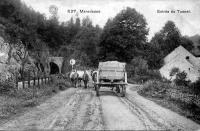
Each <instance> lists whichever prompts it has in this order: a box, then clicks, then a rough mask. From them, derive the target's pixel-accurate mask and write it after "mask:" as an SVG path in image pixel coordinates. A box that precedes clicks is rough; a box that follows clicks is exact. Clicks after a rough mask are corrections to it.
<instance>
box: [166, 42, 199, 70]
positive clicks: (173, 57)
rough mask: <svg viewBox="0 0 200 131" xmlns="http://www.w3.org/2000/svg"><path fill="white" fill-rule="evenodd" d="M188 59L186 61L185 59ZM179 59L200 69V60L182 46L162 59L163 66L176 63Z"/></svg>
mask: <svg viewBox="0 0 200 131" xmlns="http://www.w3.org/2000/svg"><path fill="white" fill-rule="evenodd" d="M187 58H188V59H187ZM179 59H186V60H187V61H188V62H189V63H190V64H191V65H193V66H194V67H197V68H200V59H198V58H197V57H195V56H194V55H192V54H191V53H190V52H189V51H187V50H186V49H185V48H184V47H183V46H181V45H180V46H179V47H177V48H176V49H174V50H173V51H172V52H171V53H170V54H168V55H167V56H166V57H165V58H164V62H165V64H168V63H173V62H176V61H177V60H179Z"/></svg>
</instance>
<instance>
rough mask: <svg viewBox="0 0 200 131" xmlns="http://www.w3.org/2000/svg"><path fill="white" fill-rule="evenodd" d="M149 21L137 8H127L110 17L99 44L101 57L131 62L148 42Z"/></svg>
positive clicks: (102, 58) (104, 59)
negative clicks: (112, 17) (147, 21)
mask: <svg viewBox="0 0 200 131" xmlns="http://www.w3.org/2000/svg"><path fill="white" fill-rule="evenodd" d="M147 34H148V29H147V23H146V20H145V18H144V17H143V15H141V14H140V13H138V12H137V11H136V10H135V9H132V8H126V9H124V10H122V11H121V12H120V13H118V14H117V16H115V18H114V19H109V20H108V21H107V23H106V25H105V27H104V30H103V33H102V36H101V41H100V44H99V47H100V49H99V50H100V52H99V59H100V60H102V61H106V60H118V61H125V62H130V61H131V60H132V59H133V57H135V56H139V55H140V50H141V49H142V48H143V45H144V43H145V42H146V35H147Z"/></svg>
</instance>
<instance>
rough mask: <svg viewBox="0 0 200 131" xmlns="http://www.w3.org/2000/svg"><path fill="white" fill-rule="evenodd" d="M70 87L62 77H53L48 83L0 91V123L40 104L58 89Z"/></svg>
mask: <svg viewBox="0 0 200 131" xmlns="http://www.w3.org/2000/svg"><path fill="white" fill-rule="evenodd" d="M69 87H70V83H69V81H68V80H67V79H64V78H63V77H55V76H54V77H53V78H52V80H51V81H50V82H49V83H48V84H46V85H45V84H43V85H40V86H32V87H30V88H25V89H19V90H14V89H13V90H9V91H6V92H5V91H4V92H3V91H1V96H0V108H1V109H0V123H4V122H6V121H7V120H9V119H11V118H13V117H15V116H17V115H20V114H21V113H23V112H25V111H27V110H28V109H30V108H33V107H35V106H37V105H40V104H41V103H43V102H44V101H45V100H47V99H48V98H50V97H52V96H54V95H55V94H56V93H58V92H59V91H62V90H65V89H67V88H69Z"/></svg>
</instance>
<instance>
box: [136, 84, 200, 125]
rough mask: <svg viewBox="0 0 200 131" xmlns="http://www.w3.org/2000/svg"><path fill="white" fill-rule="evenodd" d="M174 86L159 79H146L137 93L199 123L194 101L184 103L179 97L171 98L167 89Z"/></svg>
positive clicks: (199, 111)
mask: <svg viewBox="0 0 200 131" xmlns="http://www.w3.org/2000/svg"><path fill="white" fill-rule="evenodd" d="M170 88H174V87H173V85H172V84H170V83H164V82H160V81H156V82H155V81H148V82H147V83H145V84H144V85H143V87H142V89H141V90H139V91H138V93H139V94H140V95H141V96H143V97H146V98H147V99H149V100H151V101H154V102H155V103H157V104H158V105H161V106H163V107H165V108H167V109H170V110H172V111H174V112H176V113H178V114H180V115H182V116H185V117H187V118H189V119H191V120H193V121H195V122H197V123H198V124H200V107H198V106H197V105H195V104H194V103H186V102H184V101H181V100H180V99H174V98H171V97H170V96H169V95H168V94H167V91H168V89H170Z"/></svg>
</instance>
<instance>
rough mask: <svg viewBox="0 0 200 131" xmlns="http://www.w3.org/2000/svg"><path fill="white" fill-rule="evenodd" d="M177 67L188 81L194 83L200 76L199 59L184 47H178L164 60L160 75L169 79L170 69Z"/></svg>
mask: <svg viewBox="0 0 200 131" xmlns="http://www.w3.org/2000/svg"><path fill="white" fill-rule="evenodd" d="M174 67H177V68H179V69H180V70H181V71H185V72H186V73H187V74H188V79H190V80H191V81H192V82H194V81H196V80H197V79H198V77H199V76H200V59H198V58H197V57H195V56H194V55H192V54H191V53H190V52H189V51H187V50H186V49H185V48H184V47H182V46H179V47H177V48H176V49H174V50H173V51H172V52H171V53H170V54H168V55H167V56H166V57H165V58H164V65H163V66H162V67H161V68H160V70H159V71H160V73H161V75H162V76H164V77H165V78H167V79H170V76H169V75H170V72H171V69H172V68H174Z"/></svg>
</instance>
